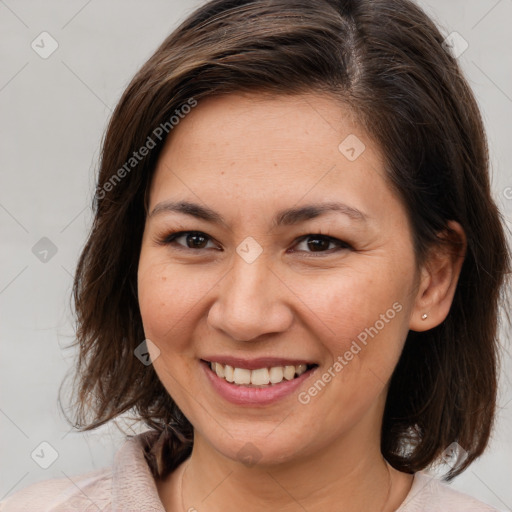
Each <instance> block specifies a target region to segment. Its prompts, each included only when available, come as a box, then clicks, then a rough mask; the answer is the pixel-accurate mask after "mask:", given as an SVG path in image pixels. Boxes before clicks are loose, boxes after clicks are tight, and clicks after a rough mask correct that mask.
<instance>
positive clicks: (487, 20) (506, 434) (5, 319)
mask: <svg viewBox="0 0 512 512" xmlns="http://www.w3.org/2000/svg"><path fill="white" fill-rule="evenodd" d="M202 3H203V2H202V1H198V0H189V1H187V0H182V1H177V0H175V1H171V0H166V1H164V0H151V1H148V2H136V1H134V0H130V1H127V0H109V1H99V0H89V1H84V0H73V1H68V2H57V1H46V2H36V1H28V0H19V1H15V0H0V34H1V36H0V38H1V40H2V44H1V47H0V52H1V62H2V65H1V67H0V111H1V113H2V115H1V118H0V143H1V151H0V173H1V187H0V229H1V240H2V251H1V253H0V315H1V319H0V343H1V354H2V357H1V361H0V379H1V380H0V385H1V389H2V394H1V397H0V428H1V432H2V436H1V437H0V453H2V457H1V463H0V464H1V469H0V471H1V473H0V499H2V498H3V497H4V496H6V495H8V494H11V493H13V492H15V491H17V490H19V489H21V488H23V487H25V486H27V485H28V484H30V483H32V482H36V481H39V480H43V479H48V478H70V479H71V480H72V479H73V475H77V474H80V473H84V472H86V471H89V470H93V469H95V468H100V467H103V466H106V465H110V464H111V462H112V456H113V453H114V452H115V451H116V450H117V448H118V447H119V444H120V442H121V435H120V433H119V431H118V430H117V429H116V428H115V427H114V426H108V427H104V428H101V429H99V430H97V431H95V432H93V433H89V434H75V433H70V427H69V425H68V424H67V423H66V422H65V420H64V419H63V417H62V416H61V414H60V413H59V410H58V407H57V403H56V397H57V391H58V387H59V385H60V383H61V381H62V379H63V378H64V376H65V374H66V373H67V372H68V371H69V370H70V369H71V367H72V362H73V357H74V353H73V351H72V350H64V347H65V346H67V345H68V344H69V343H70V342H71V340H72V339H73V323H72V316H71V313H70V307H69V304H70V291H71V283H72V273H73V270H74V268H75V264H76V261H77V257H78V254H79V252H80V249H81V247H82V245H83V243H84V241H85V238H86V234H87V230H88V227H89V225H90V222H91V210H90V204H91V197H92V193H93V189H94V173H95V171H96V169H97V160H98V153H99V146H100V141H101V137H102V135H103V132H104V129H105V127H106V123H107V120H108V118H109V116H110V114H111V110H112V109H113V107H114V106H115V104H116V102H117V100H118V99H119V97H120V95H121V93H122V91H123V90H124V88H125V87H126V85H127V84H128V82H129V80H130V79H131V77H132V76H133V74H134V73H135V72H136V71H137V70H138V68H139V67H140V66H141V65H142V64H143V63H144V62H145V60H146V59H147V58H148V57H149V56H150V55H151V54H152V52H153V51H154V50H155V49H156V47H157V46H158V45H159V44H160V42H161V41H162V40H163V39H164V37H165V36H167V35H168V33H169V32H170V31H171V30H172V29H173V28H174V27H175V26H176V24H177V22H178V21H180V20H182V19H183V18H184V17H185V16H186V14H188V13H189V12H191V11H192V10H193V9H194V8H195V7H196V6H198V5H200V4H202ZM421 5H422V6H423V7H424V8H425V9H426V10H427V12H428V13H430V14H431V15H432V16H433V17H434V18H435V19H436V20H437V22H438V23H439V24H440V26H441V28H442V30H443V32H444V33H445V34H446V35H448V34H450V33H452V32H453V31H457V32H458V33H460V34H461V35H462V37H463V38H464V39H465V40H466V41H467V42H468V44H469V47H468V49H467V50H466V51H465V52H464V53H463V54H462V55H461V56H460V57H459V60H460V62H461V63H462V66H463V69H464V70H465V72H466V75H467V77H468V79H469V81H470V84H471V85H472V87H473V89H474V91H475V94H476V96H477V98H478V101H479V104H480V106H481V109H482V113H483V116H484V121H485V123H486V126H487V129H488V136H489V140H490V150H491V160H492V170H493V176H492V178H493V190H494V194H495V197H496V200H497V202H498V204H499V205H500V207H501V209H502V211H503V213H504V215H505V217H506V219H507V224H508V225H509V227H510V225H511V222H510V221H511V218H512V215H511V213H512V173H511V170H510V169H511V164H512V144H511V143H510V120H511V119H512V60H511V57H510V50H511V49H512V31H510V29H509V26H510V23H511V22H512V0H499V1H496V0H470V1H468V0H464V1H463V0H455V1H454V0H449V1H448V0H425V1H422V2H421ZM43 31H47V32H49V33H50V34H51V36H52V37H53V38H54V39H55V40H56V41H57V43H58V49H57V50H56V51H55V52H54V53H53V54H52V55H50V56H49V57H48V58H47V59H43V58H41V57H40V55H39V54H38V53H36V51H34V50H33V49H32V47H31V43H32V41H34V40H36V43H37V41H40V39H38V36H39V34H40V33H41V32H43ZM45 48H46V49H48V48H49V40H46V43H45ZM509 187H510V188H509ZM43 237H47V238H48V239H49V240H50V241H51V243H49V242H48V241H47V240H44V241H42V242H41V241H40V240H41V238H43ZM36 244H39V245H36ZM34 246H35V247H36V248H35V249H33V248H34ZM45 249H46V250H48V251H49V252H48V253H44V250H45ZM52 250H53V252H55V250H56V251H57V252H56V253H55V254H53V253H52ZM41 251H43V252H41ZM44 258H46V261H41V259H43V260H44ZM482 300H485V297H483V298H482ZM506 338H508V339H510V336H506V337H505V336H504V337H503V339H504V343H506V347H505V350H504V356H503V363H504V368H503V371H502V374H503V375H502V382H501V389H500V395H499V404H500V408H499V413H498V420H497V425H496V430H495V433H494V436H493V440H492V443H491V446H490V448H489V450H488V451H487V453H486V454H485V455H484V456H483V457H482V458H481V459H479V460H478V461H477V462H476V463H474V464H473V465H472V466H471V467H470V468H469V469H468V470H467V471H466V472H465V473H464V474H463V475H462V476H460V477H459V478H458V479H456V481H455V482H454V483H453V484H452V485H453V487H455V488H457V489H460V490H462V491H464V492H467V493H469V494H472V495H474V496H476V497H478V498H480V499H483V500H485V501H487V502H489V503H491V504H493V505H494V506H496V507H497V508H499V509H502V510H511V507H512V486H511V485H510V484H511V480H510V478H511V474H512V469H511V468H512V436H511V433H512V428H511V426H512V392H511V386H510V381H509V379H508V378H507V377H506V374H507V373H508V374H510V372H511V370H512V364H511V359H510V355H509V342H505V339H506ZM475 385H478V383H475ZM138 431H139V430H137V428H135V432H138ZM41 442H47V443H49V444H50V445H51V446H52V447H53V449H54V450H55V451H56V455H57V458H56V460H55V461H54V462H53V463H52V464H51V465H50V466H49V467H48V468H47V469H43V468H42V467H40V465H38V464H37V463H36V462H35V461H34V460H33V459H32V458H31V453H33V452H34V450H35V452H34V453H35V454H34V459H36V460H37V461H38V462H39V464H43V465H44V464H45V463H46V464H48V463H49V462H51V461H52V459H51V457H52V454H53V452H52V449H51V448H49V447H47V446H45V445H43V446H42V447H41V446H40V443H41ZM41 450H42V451H41ZM37 454H39V458H38V457H37ZM41 454H44V455H41Z"/></svg>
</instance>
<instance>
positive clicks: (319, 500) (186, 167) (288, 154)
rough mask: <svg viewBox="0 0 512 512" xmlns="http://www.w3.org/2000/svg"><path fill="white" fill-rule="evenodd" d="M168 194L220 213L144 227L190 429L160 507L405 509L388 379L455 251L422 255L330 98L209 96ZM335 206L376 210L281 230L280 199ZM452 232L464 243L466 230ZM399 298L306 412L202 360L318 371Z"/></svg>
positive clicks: (405, 479) (428, 324)
mask: <svg viewBox="0 0 512 512" xmlns="http://www.w3.org/2000/svg"><path fill="white" fill-rule="evenodd" d="M350 134H353V135H356V136H357V137H358V138H359V139H360V141H362V142H363V143H364V144H365V146H366V148H365V150H364V152H363V153H362V154H361V155H360V156H359V157H358V158H357V159H356V160H355V161H350V160H349V159H347V158H346V156H345V155H344V154H342V153H341V152H340V150H339V149H338V146H339V145H340V143H341V142H342V141H343V140H344V139H345V138H346V137H347V136H348V135H350ZM170 200H173V201H177V200H187V201H190V202H194V203H199V204H201V205H202V206H207V207H209V208H211V209H213V210H215V211H216V212H218V213H219V214H220V215H222V217H223V218H224V220H225V222H224V223H220V224H214V223H211V222H208V221H206V220H201V219H196V218H194V217H192V216H189V215H186V214H183V213H177V212H170V211H160V212H159V213H155V214H153V215H151V214H150V215H148V217H147V222H146V226H145V231H144V236H143V241H142V247H141V254H140V263H139V271H138V290H139V303H140V310H141V315H142V319H143V324H144V330H145V334H146V337H147V338H148V339H150V340H151V341H152V342H153V343H154V344H155V345H156V346H157V347H158V349H159V351H160V353H159V354H157V353H156V352H155V351H153V359H154V360H153V364H154V368H155V371H156V372H157V374H158V376H159V378H160V380H161V381H162V383H163V385H164V386H165V388H166V390H167V391H168V392H169V393H170V395H171V396H172V397H173V399H174V400H175V401H176V403H177V404H178V406H179V407H180V408H181V410H182V411H183V412H184V414H185V415H186V416H187V418H188V419H189V420H190V421H191V423H192V424H193V426H194V432H195V439H194V449H193V452H192V455H191V457H190V458H189V459H188V460H187V461H185V462H184V463H183V464H181V466H179V467H178V468H177V469H176V470H175V471H174V472H173V473H172V474H171V475H169V477H168V478H166V479H165V480H161V481H157V482H156V483H157V488H158V492H159V494H160V497H161V499H162V503H163V504H164V506H165V507H166V510H180V511H181V510H194V509H195V510H199V511H200V510H208V511H210V512H216V511H221V510H222V511H223V512H226V511H228V512H229V511H235V510H240V509H243V510H244V511H246V512H252V511H261V510H276V509H278V510H283V511H286V512H288V511H290V512H291V511H303V510H304V509H306V510H308V511H310V512H314V511H320V510H322V511H324V510H340V509H341V508H342V509H343V510H344V511H356V510H375V511H379V510H382V506H383V504H384V503H385V502H386V500H387V502H386V506H385V507H384V509H383V510H385V511H388V510H389V511H391V510H395V509H396V508H397V507H398V506H399V505H400V503H402V501H403V500H404V498H405V496H406V495H407V493H408V491H409V489H410V486H411V484H412V476H411V475H408V474H405V473H401V472H399V471H396V470H394V469H393V468H391V467H388V466H387V465H386V462H385V461H384V459H383V457H382V454H381V453H380V427H381V421H382V415H383V408H384V404H385V399H386V394H387V387H388V382H389V379H390V377H391V374H392V372H393V369H394V368H395V366H396V364H397V361H398V359H399V356H400V353H401V350H402V348H403V344H404V342H405V339H406V336H407V333H408V331H409V329H413V330H418V331H419V330H426V329H431V328H432V327H434V326H436V325H438V324H439V323H441V322H442V321H443V320H444V318H445V317H446V315H447V313H448V311H449V308H450V305H451V301H452V298H453V293H454V291H455V286H456V282H457V278H458V275H459V272H460V267H461V264H462V259H463V253H460V254H458V255H455V254H453V253H448V252H442V251H441V250H440V249H436V250H433V251H432V253H431V256H430V257H429V258H428V259H427V261H426V262H425V264H424V265H422V266H419V265H418V264H417V262H416V259H415V255H414V251H413V246H412V235H411V230H410V225H409V223H408V218H407V214H406V211H405V209H404V207H403V205H402V203H401V201H400V199H399V197H398V196H397V195H396V194H395V193H394V192H393V191H392V189H391V188H390V187H389V185H388V183H387V181H386V177H385V173H384V164H383V158H382V153H381V151H380V149H379V147H378V146H377V145H376V144H375V143H374V142H373V141H372V140H371V139H370V137H369V136H368V135H367V134H365V133H364V132H363V131H362V130H361V128H360V127H359V126H358V125H357V124H356V123H355V122H354V120H353V117H352V116H350V115H349V112H348V111H347V110H346V109H345V108H344V107H343V106H342V105H340V104H339V102H335V101H334V100H333V99H332V98H330V97H328V96H324V95H317V94H307V95H306V94H304V95H296V96H285V97H267V96H263V95H261V94H256V93H254V94H231V95H228V96H224V97H210V98H206V99H202V100H200V101H199V104H198V106H197V107H196V108H195V109H193V110H192V112H191V113H190V114H188V115H187V116H186V117H185V118H184V119H183V120H182V121H181V122H180V124H179V125H178V126H176V127H175V128H174V130H173V131H172V133H171V136H170V137H169V138H168V140H167V142H166V145H165V147H164V149H163V152H162V154H161V156H160V159H159V162H158V165H157V169H156V171H155V175H154V178H153V180H152V183H151V187H150V194H149V208H148V211H149V212H150V213H151V212H153V210H154V209H155V207H156V206H157V205H159V204H161V203H162V202H165V201H170ZM330 201H341V202H343V203H345V204H347V205H349V206H351V207H353V208H356V209H358V210H360V211H361V212H363V214H364V216H365V218H366V220H364V221H362V220H358V219H354V218H350V217H349V216H348V215H346V214H343V213H340V212H329V213H326V214H323V215H321V216H318V217H316V218H314V219H309V220H304V221H301V222H300V223H298V224H296V225H291V226H281V227H273V225H272V219H273V217H274V215H275V214H276V212H278V211H279V210H281V209H285V208H290V207H297V206H304V205H306V204H311V203H322V202H330ZM451 227H452V228H454V229H455V230H456V232H457V233H458V234H459V236H460V239H461V240H464V233H463V231H462V229H461V228H460V226H459V225H458V224H456V223H454V222H453V223H451ZM174 231H176V232H178V231H200V232H202V233H204V235H203V236H207V238H206V239H205V240H204V241H203V242H202V245H201V241H200V242H199V248H197V247H198V246H197V245H194V243H196V244H198V242H197V241H194V239H192V240H190V237H189V241H188V245H187V237H186V236H182V237H181V238H178V239H177V240H175V241H174V242H173V243H172V244H164V243H161V241H162V239H165V237H166V236H167V235H169V234H170V233H172V232H174ZM319 234H321V235H323V236H328V237H332V238H333V239H336V240H340V241H344V242H346V243H348V244H349V246H345V245H342V246H338V245H337V244H336V241H334V242H332V243H330V244H328V243H327V242H325V240H324V242H325V245H321V248H320V249H317V250H316V251H315V246H314V244H315V241H316V244H320V242H319V241H318V235H319ZM305 235H309V236H310V237H309V238H307V237H306V239H305V240H304V239H302V240H301V239H300V238H301V237H303V236H305ZM249 236H250V237H252V238H254V239H255V240H256V241H257V243H258V244H259V246H261V248H262V252H261V254H260V255H259V256H258V257H257V258H256V259H255V261H254V262H252V263H251V264H249V263H247V261H245V260H244V259H243V258H242V257H240V256H239V254H238V253H237V252H236V249H237V247H238V246H239V244H241V242H242V241H244V240H245V239H246V237H249ZM321 240H322V238H320V241H321ZM308 241H309V242H310V243H309V244H308ZM311 242H312V243H311ZM219 249H221V250H219ZM396 303H399V304H400V306H401V310H400V312H399V313H396V315H395V316H394V318H393V319H392V320H390V321H389V322H386V323H385V326H384V328H382V329H380V330H379V332H378V334H377V335H375V336H374V337H373V338H369V339H368V343H367V345H366V346H362V349H361V351H360V352H359V353H358V354H357V355H356V356H355V357H354V358H353V359H352V360H351V361H350V362H349V363H348V364H347V365H346V366H344V367H343V370H342V371H340V372H338V373H336V377H334V378H332V379H331V381H330V382H329V383H328V384H327V385H326V386H325V387H324V388H323V389H322V390H321V391H320V392H319V393H318V394H317V395H316V396H314V397H312V398H311V400H310V402H309V403H307V404H302V403H299V401H298V392H294V393H292V394H291V395H290V396H287V397H285V398H284V399H281V400H279V402H277V403H275V404H271V405H267V406H243V407H242V406H239V405H234V404H232V403H229V402H227V401H226V400H225V399H224V398H222V397H221V396H220V395H218V394H217V392H216V391H215V390H214V389H213V388H212V386H211V384H210V383H209V380H208V379H207V378H206V375H205V372H204V370H203V368H202V366H201V363H200V359H201V358H203V357H205V356H206V355H212V354H216V355H235V356H238V357H244V358H249V359H250V358H256V357H267V356H273V357H285V358H297V359H305V360H308V361H312V362H315V363H316V364H318V365H319V367H318V369H317V370H316V372H315V375H316V376H321V375H322V374H324V373H325V372H328V369H329V368H332V365H333V363H334V361H336V359H337V358H338V356H340V355H343V354H345V352H346V351H347V350H348V349H349V348H350V346H351V343H352V341H353V340H354V339H356V338H357V336H358V334H360V333H361V332H362V331H364V330H365V328H368V327H370V326H374V325H375V324H376V321H377V320H379V319H380V318H382V317H381V315H382V314H385V313H386V311H388V310H389V309H390V308H392V305H393V304H396ZM424 313H428V318H427V319H426V320H422V319H421V316H422V315H423V314H424ZM331 372H332V370H331ZM316 378H317V377H314V378H313V377H310V378H308V379H307V380H306V381H305V382H304V383H303V385H302V386H301V388H300V389H299V392H300V391H307V390H308V389H309V388H310V387H311V385H312V383H313V382H314V381H315V380H316ZM312 381H313V382H312ZM247 443H252V445H254V446H255V447H256V450H257V453H258V457H257V458H258V460H257V463H256V464H254V465H251V466H248V465H245V464H244V463H243V461H241V460H240V456H239V454H238V452H239V450H240V449H242V448H243V447H244V446H246V444H247ZM388 469H389V471H388ZM184 471H185V472H184ZM182 478H183V484H182V492H183V498H182V497H181V492H180V481H181V479H182ZM390 484H391V490H390ZM388 492H389V495H388Z"/></svg>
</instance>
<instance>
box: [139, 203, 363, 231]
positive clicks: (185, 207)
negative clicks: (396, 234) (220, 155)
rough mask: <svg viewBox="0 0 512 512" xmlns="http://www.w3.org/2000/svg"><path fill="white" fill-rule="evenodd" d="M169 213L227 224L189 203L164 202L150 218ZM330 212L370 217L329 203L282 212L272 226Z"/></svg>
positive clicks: (209, 211) (356, 217)
mask: <svg viewBox="0 0 512 512" xmlns="http://www.w3.org/2000/svg"><path fill="white" fill-rule="evenodd" d="M168 212H177V213H182V214H185V215H190V216H191V217H195V218H197V219H201V220H205V221H207V222H211V223H213V224H226V222H225V220H224V218H223V217H222V215H220V214H219V213H217V212H216V211H214V210H212V209H210V208H208V207H206V206H202V205H199V204H196V203H191V202H189V201H162V202H161V203H158V204H157V205H156V206H155V207H154V208H153V210H152V212H151V213H150V214H149V217H154V216H155V215H158V214H162V213H168ZM330 212H338V213H341V214H342V215H346V216H347V217H349V218H350V219H352V220H355V221H359V222H365V221H366V220H367V219H368V216H367V215H366V214H365V213H363V212H362V211H360V210H358V209H357V208H354V207H352V206H348V205H347V204H344V203H340V202H327V203H314V204H308V205H306V206H301V207H295V208H287V209H285V210H281V211H279V212H277V214H276V215H275V217H274V219H273V221H272V224H273V227H279V226H291V225H294V224H298V223H300V222H304V221H307V220H310V219H314V218H316V217H319V216H321V215H325V214H326V213H330Z"/></svg>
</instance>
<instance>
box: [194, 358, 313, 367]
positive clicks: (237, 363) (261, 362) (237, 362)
mask: <svg viewBox="0 0 512 512" xmlns="http://www.w3.org/2000/svg"><path fill="white" fill-rule="evenodd" d="M201 359H202V360H203V361H207V362H209V363H219V364H222V365H229V366H232V367H233V368H245V369H246V370H257V369H258V368H271V367H273V366H298V365H299V364H306V365H314V364H316V363H314V362H313V361H308V360H307V359H289V358H284V357H257V358H255V359H244V358H241V357H233V356H206V357H202V358H201Z"/></svg>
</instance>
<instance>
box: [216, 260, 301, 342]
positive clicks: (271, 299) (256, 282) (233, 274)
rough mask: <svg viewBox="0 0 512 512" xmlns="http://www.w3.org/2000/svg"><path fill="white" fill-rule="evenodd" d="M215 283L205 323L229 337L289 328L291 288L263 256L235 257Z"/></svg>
mask: <svg viewBox="0 0 512 512" xmlns="http://www.w3.org/2000/svg"><path fill="white" fill-rule="evenodd" d="M218 286H219V288H218V292H217V293H218V295H217V298H216V300H215V302H214V303H213V304H212V306H211V308H210V310H209V313H208V323H209V325H210V326H211V327H213V328H214V329H217V330H219V331H222V332H223V333H224V334H225V335H226V336H228V337H230V338H231V339H234V340H236V341H252V340H256V339H258V338H260V337H262V336H264V335H268V334H275V333H280V332H284V331H286V330H287V329H289V328H290V326H291V324H292V322H293V314H292V310H291V308H290V305H289V304H287V297H288V299H289V297H290V293H291V292H290V290H289V289H288V288H287V287H286V285H285V284H284V283H283V282H282V281H281V280H280V278H279V276H278V275H276V273H275V271H274V270H273V269H272V268H271V267H270V266H269V265H268V262H267V261H266V260H264V258H263V257H259V258H258V259H256V261H254V262H252V263H247V262H246V261H244V260H243V259H242V258H239V257H236V258H235V263H234V264H233V267H232V268H231V270H230V271H229V272H228V273H227V274H226V275H225V277H224V278H223V279H222V280H221V281H220V283H219V285H218Z"/></svg>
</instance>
